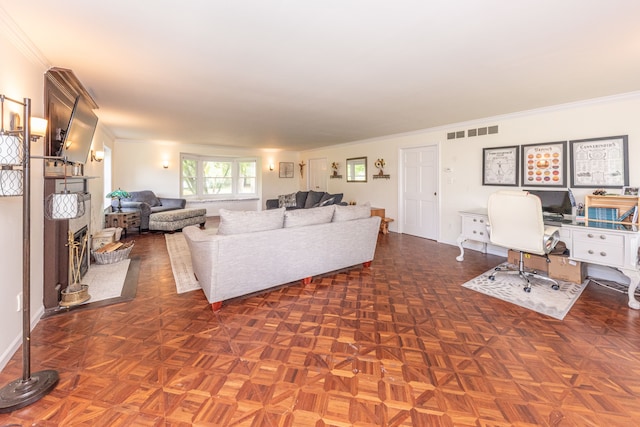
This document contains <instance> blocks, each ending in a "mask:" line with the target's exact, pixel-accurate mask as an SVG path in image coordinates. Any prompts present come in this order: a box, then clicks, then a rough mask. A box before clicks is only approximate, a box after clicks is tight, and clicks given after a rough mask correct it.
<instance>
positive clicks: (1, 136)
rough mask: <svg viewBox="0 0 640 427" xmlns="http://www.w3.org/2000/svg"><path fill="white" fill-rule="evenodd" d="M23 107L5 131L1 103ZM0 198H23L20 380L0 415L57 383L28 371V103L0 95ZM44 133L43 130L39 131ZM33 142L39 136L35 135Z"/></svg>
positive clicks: (0, 397)
mask: <svg viewBox="0 0 640 427" xmlns="http://www.w3.org/2000/svg"><path fill="white" fill-rule="evenodd" d="M5 100H6V101H9V102H12V103H14V104H19V105H21V106H22V107H23V110H24V114H23V116H22V117H23V121H24V123H23V126H22V128H21V129H20V128H19V126H18V125H16V122H19V116H18V115H17V114H15V113H12V115H11V122H12V125H11V126H10V127H11V128H12V129H11V130H5V129H4V113H5V111H4V102H5ZM0 106H1V108H0V114H1V120H0V122H1V129H0V197H2V196H20V195H22V219H23V222H22V253H23V264H22V265H23V267H22V295H23V301H22V378H19V379H17V380H14V381H12V382H10V383H9V384H7V385H5V386H4V387H2V388H1V389H0V413H7V412H12V411H14V410H16V409H20V408H23V407H25V406H27V405H30V404H32V403H34V402H36V401H38V400H40V399H41V398H42V397H44V396H45V395H47V394H48V393H49V392H51V391H52V390H53V389H54V388H55V387H56V384H57V383H58V379H59V376H58V372H57V371H55V370H44V371H39V372H34V373H32V372H31V347H30V342H31V281H30V278H31V182H30V181H31V170H30V161H31V153H30V150H31V146H30V145H31V138H32V134H31V100H30V99H29V98H24V102H20V101H16V100H13V99H11V98H7V97H5V96H4V95H0ZM34 133H35V132H34ZM42 133H43V134H44V131H43V132H42ZM33 138H34V140H37V138H38V137H36V136H34V137H33Z"/></svg>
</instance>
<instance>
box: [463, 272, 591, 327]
mask: <svg viewBox="0 0 640 427" xmlns="http://www.w3.org/2000/svg"><path fill="white" fill-rule="evenodd" d="M499 267H506V268H515V267H514V266H513V265H510V264H508V263H503V264H500V266H499ZM494 270H495V268H492V269H491V270H489V271H487V272H485V273H483V274H481V275H480V276H478V277H476V278H474V279H472V280H470V281H468V282H467V283H464V284H463V285H462V286H463V287H465V288H468V289H471V290H474V291H476V292H480V293H482V294H485V295H488V296H491V297H494V298H498V299H501V300H503V301H506V302H510V303H512V304H516V305H519V306H520V307H524V308H528V309H529V310H533V311H536V312H538V313H541V314H544V315H546V316H550V317H553V318H555V319H558V320H562V319H564V317H565V316H566V315H567V313H568V312H569V310H571V307H573V304H574V303H575V302H576V301H577V300H578V298H579V297H580V295H581V294H582V291H584V288H586V286H587V284H588V283H589V280H585V281H584V283H580V284H578V283H570V282H564V281H562V280H558V284H559V285H560V289H558V290H557V291H555V290H553V289H552V288H551V286H550V284H549V283H547V282H546V281H539V280H536V279H531V283H532V287H531V292H525V291H524V290H523V288H524V281H523V280H522V279H521V278H520V277H519V276H518V275H511V274H497V275H496V277H495V280H489V276H490V275H491V274H492V273H493V272H494Z"/></svg>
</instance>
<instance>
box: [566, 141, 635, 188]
mask: <svg viewBox="0 0 640 427" xmlns="http://www.w3.org/2000/svg"><path fill="white" fill-rule="evenodd" d="M570 144H571V149H570V151H571V187H576V188H622V187H625V186H628V185H629V153H628V150H629V148H628V144H629V137H628V135H618V136H607V137H603V138H590V139H579V140H575V141H570Z"/></svg>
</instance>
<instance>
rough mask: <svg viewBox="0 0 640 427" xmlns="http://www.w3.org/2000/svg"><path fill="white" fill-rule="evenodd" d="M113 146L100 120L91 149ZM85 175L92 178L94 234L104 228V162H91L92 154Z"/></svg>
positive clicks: (108, 133)
mask: <svg viewBox="0 0 640 427" xmlns="http://www.w3.org/2000/svg"><path fill="white" fill-rule="evenodd" d="M98 112H99V111H98ZM112 145H113V135H112V134H111V132H110V131H109V130H108V129H106V128H105V127H104V126H102V123H100V121H99V120H98V127H97V128H96V132H95V134H94V135H93V144H92V145H91V149H92V150H94V151H103V150H104V147H105V146H107V147H110V146H112ZM84 174H85V175H86V176H88V177H91V178H90V179H88V180H87V190H88V191H89V192H90V193H91V230H90V231H89V232H90V233H91V234H94V233H95V232H97V231H99V230H102V229H103V228H104V208H103V206H104V196H105V194H104V180H103V177H104V162H96V161H91V154H89V159H88V160H87V163H86V164H85V165H84Z"/></svg>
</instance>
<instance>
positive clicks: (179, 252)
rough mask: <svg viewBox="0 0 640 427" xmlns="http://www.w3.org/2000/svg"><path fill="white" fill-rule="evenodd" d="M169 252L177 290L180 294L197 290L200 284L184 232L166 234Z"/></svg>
mask: <svg viewBox="0 0 640 427" xmlns="http://www.w3.org/2000/svg"><path fill="white" fill-rule="evenodd" d="M164 237H165V240H166V241H167V252H169V258H170V259H171V270H172V271H173V278H174V279H175V281H176V290H177V292H178V293H179V294H182V293H185V292H190V291H195V290H197V289H201V288H200V284H199V283H198V280H197V279H196V276H195V274H194V273H193V267H192V266H191V252H190V251H189V246H188V245H187V241H186V240H185V237H184V235H183V234H182V233H173V234H165V235H164Z"/></svg>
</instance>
